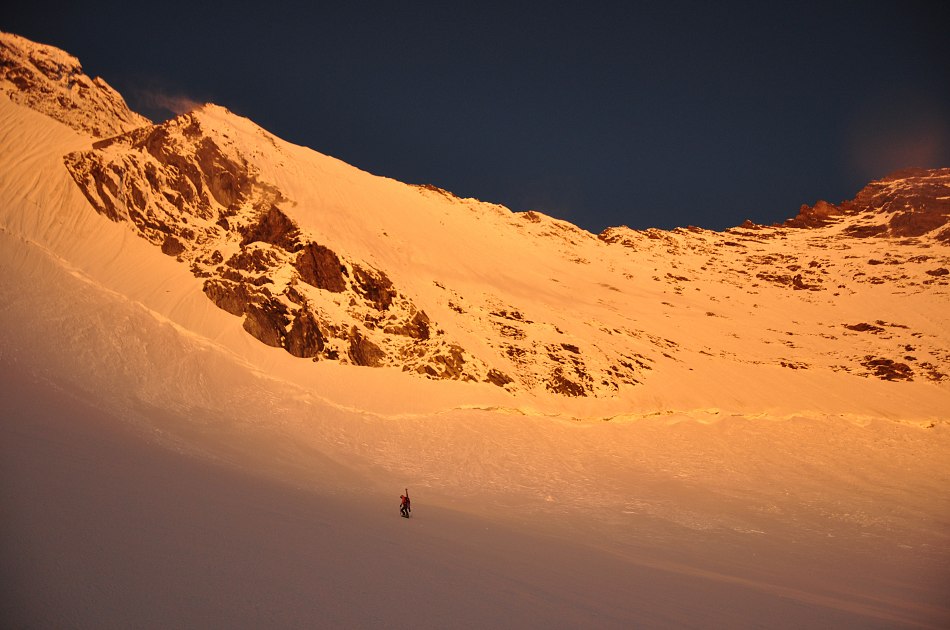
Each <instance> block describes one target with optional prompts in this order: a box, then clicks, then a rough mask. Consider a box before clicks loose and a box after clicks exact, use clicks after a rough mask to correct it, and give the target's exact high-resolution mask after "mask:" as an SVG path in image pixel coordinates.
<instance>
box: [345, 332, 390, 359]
mask: <svg viewBox="0 0 950 630" xmlns="http://www.w3.org/2000/svg"><path fill="white" fill-rule="evenodd" d="M349 354H350V360H351V361H353V363H355V364H356V365H365V366H368V367H379V366H381V365H383V362H382V361H383V358H384V357H385V356H386V353H385V352H383V350H382V349H381V348H380V347H379V346H377V345H376V344H375V343H373V342H372V341H370V340H369V339H367V338H366V337H364V336H363V335H362V334H361V333H360V331H359V330H358V329H357V328H356V326H354V327H353V328H351V329H350V349H349Z"/></svg>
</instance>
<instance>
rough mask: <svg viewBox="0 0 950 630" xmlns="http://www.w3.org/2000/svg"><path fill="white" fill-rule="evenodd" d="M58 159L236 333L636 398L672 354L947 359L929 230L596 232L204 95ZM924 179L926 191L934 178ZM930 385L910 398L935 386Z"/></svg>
mask: <svg viewBox="0 0 950 630" xmlns="http://www.w3.org/2000/svg"><path fill="white" fill-rule="evenodd" d="M67 166H68V168H69V169H70V172H71V173H72V175H73V177H74V178H75V179H76V180H77V182H78V183H79V184H80V186H81V187H82V189H83V191H84V193H85V194H86V196H87V198H88V199H89V200H90V202H91V203H92V204H93V206H94V207H96V208H97V210H98V211H99V212H100V213H102V214H104V215H106V216H108V217H110V218H112V219H113V220H128V222H129V223H130V224H132V226H134V229H135V230H136V231H137V232H138V233H139V234H141V235H142V236H144V237H145V238H146V239H148V240H150V241H151V242H152V243H153V244H155V245H157V246H160V247H161V248H162V251H163V252H165V253H166V254H168V255H171V256H175V257H176V258H177V259H178V260H179V261H181V262H182V263H183V264H186V265H188V266H189V268H190V269H191V271H192V272H193V273H194V274H195V275H196V276H197V277H201V278H204V291H205V293H206V294H207V295H208V296H209V298H211V300H212V301H214V302H215V303H216V304H217V305H218V306H220V307H221V308H223V309H224V310H227V311H228V312H230V313H232V314H234V315H237V316H239V317H243V321H244V323H243V326H244V328H245V329H246V330H247V331H248V332H250V333H251V334H252V335H254V336H255V337H256V338H258V339H260V340H262V341H263V342H264V343H267V344H268V345H272V346H278V347H284V348H285V349H286V350H287V351H288V352H289V353H290V354H293V355H295V356H300V357H305V358H314V359H331V360H341V361H344V362H350V363H353V364H356V365H368V366H381V365H389V366H394V367H397V368H399V369H401V370H403V371H409V372H412V373H418V374H420V375H423V376H428V377H432V378H448V379H460V380H466V381H471V380H474V381H482V382H489V383H493V384H495V385H497V386H500V387H504V388H505V389H506V390H508V391H510V392H513V393H517V392H519V391H527V392H530V393H531V394H533V395H535V396H538V397H541V398H546V397H548V395H549V394H555V395H560V396H568V397H581V396H590V397H595V398H601V399H608V400H610V399H616V398H621V399H627V400H631V399H639V398H640V397H641V396H640V395H641V394H642V393H644V392H642V391H638V390H640V389H641V388H642V386H644V385H647V384H649V383H650V382H651V381H655V379H657V378H662V377H657V376H655V373H657V372H663V373H665V374H666V375H675V376H674V377H675V378H676V379H677V380H679V381H680V382H683V381H685V382H687V383H688V382H690V381H694V380H696V379H695V377H694V376H693V375H692V374H688V373H683V372H684V370H683V367H684V365H685V366H688V367H686V369H685V372H695V371H696V370H697V364H699V365H701V364H703V363H709V364H711V365H710V368H711V370H710V371H711V372H715V373H717V374H718V375H719V376H718V378H716V379H715V380H714V381H713V382H712V384H713V385H714V387H716V388H723V387H729V386H730V385H729V384H730V383H734V382H737V381H741V382H749V381H750V376H749V375H750V374H751V372H750V371H749V368H750V367H751V368H753V369H754V368H757V367H759V366H762V367H766V368H776V367H779V368H783V369H784V370H787V371H788V373H787V374H783V375H782V377H781V378H779V379H773V380H772V381H771V382H770V383H769V384H768V385H767V387H768V389H769V394H770V396H772V397H773V398H778V399H780V400H781V399H782V398H784V397H785V396H789V395H791V396H794V397H796V398H798V397H800V396H801V393H802V392H803V391H808V390H810V389H812V388H813V387H815V385H814V384H813V383H811V382H810V381H811V380H812V379H811V378H802V376H801V375H802V374H804V372H803V370H820V371H821V372H822V373H821V374H820V375H819V378H820V379H821V380H822V381H827V380H828V379H833V378H834V377H835V376H834V375H835V374H837V373H852V374H855V375H859V376H862V377H870V378H880V379H884V380H889V381H895V380H902V381H917V382H923V383H928V382H929V383H940V382H941V381H942V380H943V379H944V378H945V375H946V374H947V372H948V366H950V355H948V354H947V352H946V350H945V348H946V347H947V340H946V339H945V337H944V335H943V333H942V331H944V330H946V326H945V324H946V320H945V319H944V318H943V317H942V316H941V315H940V311H945V309H942V308H941V309H937V312H936V313H935V312H934V311H933V308H932V307H933V305H934V304H935V303H943V304H945V303H946V300H947V292H946V290H945V289H944V288H943V287H945V286H946V284H947V283H946V280H945V279H943V278H942V276H941V275H940V274H941V271H940V270H941V269H945V268H946V267H947V266H950V258H948V256H947V252H946V246H945V245H944V244H943V242H942V239H941V237H940V236H938V235H936V234H934V235H928V234H924V235H921V236H919V237H914V238H911V239H907V238H900V239H897V238H886V237H885V238H871V239H868V238H866V237H863V236H861V235H855V229H856V226H860V225H861V224H862V222H866V221H867V219H868V213H855V214H854V215H853V216H851V217H845V216H842V217H840V218H839V219H838V220H837V221H835V222H834V223H833V224H829V225H826V226H823V227H819V228H815V229H811V230H801V229H797V228H788V227H776V228H765V227H761V226H749V227H746V228H736V229H733V230H730V231H728V232H727V233H722V234H718V233H713V232H708V231H702V230H678V231H675V232H673V233H662V232H659V231H648V232H646V233H642V234H638V233H634V232H631V231H630V230H626V229H624V228H614V229H610V230H607V231H606V232H605V233H604V234H602V235H601V236H600V238H595V237H594V236H593V235H590V234H588V233H586V232H583V231H582V230H579V229H578V228H576V227H574V226H572V225H570V224H567V223H564V222H561V221H557V220H554V219H551V218H548V217H544V216H543V215H540V214H537V213H524V214H520V215H518V214H514V213H511V212H509V211H508V210H507V209H505V208H502V207H499V206H494V205H491V204H483V203H480V202H476V201H474V200H461V199H457V198H455V197H453V196H452V195H451V194H449V193H445V192H444V191H439V190H433V189H431V188H426V187H411V186H406V185H403V184H400V183H398V182H394V181H391V180H386V179H382V178H377V177H374V176H371V175H369V174H366V173H363V172H361V171H359V170H357V169H354V168H352V167H349V166H347V165H345V164H342V163H339V162H337V161H336V160H333V159H332V158H327V157H325V156H322V155H319V154H317V153H314V152H312V151H309V150H307V149H303V148H301V147H293V146H291V145H287V144H286V143H283V142H281V141H280V140H278V139H276V138H274V137H272V136H270V134H267V133H266V132H265V131H263V130H261V129H260V128H258V127H256V126H255V125H253V123H250V121H247V120H245V119H241V118H239V117H237V116H235V115H233V114H231V113H230V112H227V110H224V109H222V108H218V107H215V106H206V107H204V108H203V109H202V110H200V111H196V112H192V113H191V114H187V115H184V116H180V117H178V118H176V119H173V120H171V121H169V122H168V123H165V124H164V125H161V126H158V127H155V128H143V129H142V130H139V131H136V132H132V133H130V134H128V135H127V136H123V137H120V138H116V139H113V140H109V141H103V142H99V143H96V144H95V145H94V147H93V150H92V151H88V152H79V153H75V154H71V155H70V156H69V157H68V158H67ZM918 179H919V178H918ZM927 181H928V183H929V184H930V185H931V186H933V187H934V190H933V192H932V193H931V196H933V197H938V196H939V195H940V191H942V190H945V189H946V187H947V181H948V177H947V174H946V173H945V172H941V171H937V172H934V173H931V174H929V176H928V178H927ZM899 183H900V184H906V183H907V180H904V179H901V180H895V181H894V183H893V184H892V186H897V185H898V184H899ZM915 189H918V188H915ZM354 209H355V210H354ZM938 227H943V226H942V224H941V225H940V226H938ZM935 231H936V230H935ZM878 263H881V264H883V265H884V266H881V264H878ZM884 270H886V271H887V273H886V274H885V273H882V271H884ZM880 287H883V288H884V290H883V291H882V290H880ZM895 296H902V299H901V300H900V302H899V303H898V302H896V301H895ZM908 300H910V301H916V302H918V303H919V307H918V308H914V309H911V313H907V312H906V309H905V306H906V304H908V303H909V302H908ZM882 302H883V304H882ZM886 303H891V304H892V306H890V307H889V306H887V304H886ZM894 307H898V310H900V311H901V314H900V315H898V314H896V313H894ZM792 310H794V312H795V313H796V316H795V318H794V319H790V318H788V317H787V316H786V315H785V313H786V312H788V311H792ZM908 315H909V316H910V319H908ZM934 317H936V319H934ZM919 318H922V319H919ZM918 355H920V356H918ZM909 357H910V358H909ZM796 372H797V373H796ZM700 378H701V380H703V381H707V380H708V379H710V378H711V374H710V373H709V372H707V373H704V374H702V375H701V377H700ZM776 380H777V381H779V382H778V383H776V382H775V381H776ZM766 382H767V381H766ZM844 383H845V380H844V379H842V381H841V382H840V383H839V384H838V386H839V387H840V388H841V389H842V390H850V389H851V388H850V387H848V386H847V385H845V384H844ZM683 389H689V388H688V387H686V388H683ZM783 389H785V390H786V391H785V392H783V391H782V390H783ZM866 391H867V389H865V392H866ZM930 393H931V396H930V397H929V398H930V399H931V401H933V404H932V405H931V406H929V407H925V408H926V409H928V411H925V412H924V414H923V416H924V417H926V416H927V415H928V414H933V413H934V412H935V410H936V409H939V408H940V406H941V405H942V402H941V401H942V400H945V396H946V389H945V388H939V389H935V390H930ZM891 394H892V392H890V391H889V392H887V393H886V394H885V395H884V396H883V398H884V399H889V398H891ZM865 396H866V393H862V394H861V397H862V398H864V397H865ZM703 397H704V398H707V400H708V391H704V392H703ZM911 398H913V399H918V400H920V399H921V396H920V394H919V391H915V392H914V393H913V394H912V396H911ZM925 399H926V397H925ZM906 402H907V401H906V400H901V402H900V404H902V405H903V404H905V403H906ZM681 404H682V403H680V404H677V403H676V402H674V401H672V400H668V399H665V400H664V401H663V402H662V403H661V405H663V406H666V405H671V406H675V407H678V408H682V407H680V405H681ZM836 408H837V409H842V408H844V407H843V406H842V405H840V404H838V405H836ZM910 415H914V414H913V413H912V414H910Z"/></svg>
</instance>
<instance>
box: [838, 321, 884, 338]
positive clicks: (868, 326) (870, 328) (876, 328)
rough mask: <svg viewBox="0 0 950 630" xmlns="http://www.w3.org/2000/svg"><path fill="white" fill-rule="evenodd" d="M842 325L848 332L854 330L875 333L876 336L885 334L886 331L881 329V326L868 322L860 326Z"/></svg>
mask: <svg viewBox="0 0 950 630" xmlns="http://www.w3.org/2000/svg"><path fill="white" fill-rule="evenodd" d="M842 325H843V326H844V327H845V328H847V329H848V330H854V331H856V332H870V333H874V334H875V335H876V334H877V333H881V332H884V329H883V328H881V327H880V326H875V325H874V324H868V323H866V322H862V323H860V324H842Z"/></svg>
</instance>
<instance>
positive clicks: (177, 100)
mask: <svg viewBox="0 0 950 630" xmlns="http://www.w3.org/2000/svg"><path fill="white" fill-rule="evenodd" d="M135 100H136V103H137V105H139V107H140V108H142V109H146V110H150V111H152V112H154V111H155V110H158V111H162V112H170V113H171V114H173V115H174V116H179V115H181V114H185V113H187V112H190V111H192V110H195V109H198V108H199V107H201V106H202V105H204V103H203V102H201V101H196V100H195V99H193V98H191V97H188V96H185V95H184V94H175V93H171V92H166V91H163V90H158V89H152V88H149V89H144V90H139V91H136V92H135Z"/></svg>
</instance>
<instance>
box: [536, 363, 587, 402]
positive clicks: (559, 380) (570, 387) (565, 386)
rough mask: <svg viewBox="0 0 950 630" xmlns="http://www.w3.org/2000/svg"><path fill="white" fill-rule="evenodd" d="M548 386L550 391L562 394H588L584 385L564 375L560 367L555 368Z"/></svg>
mask: <svg viewBox="0 0 950 630" xmlns="http://www.w3.org/2000/svg"><path fill="white" fill-rule="evenodd" d="M546 386H547V389H548V391H551V392H554V393H555V394H561V395H562V396H574V397H578V396H586V395H587V392H586V391H585V390H584V387H583V386H582V385H579V384H577V383H575V382H574V381H572V380H570V379H568V378H567V377H566V376H564V371H563V370H562V369H561V368H560V367H556V368H554V371H553V372H552V373H551V376H550V378H549V379H548V381H547V383H546Z"/></svg>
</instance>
